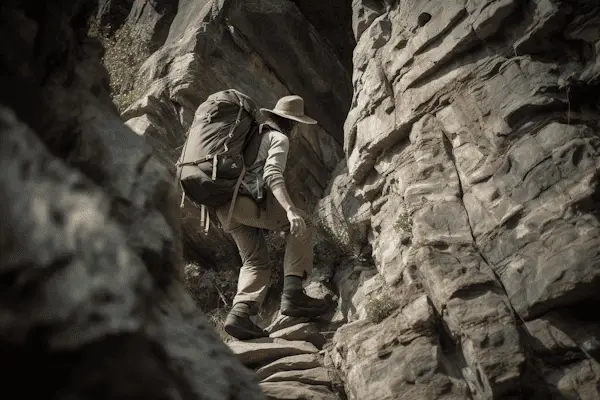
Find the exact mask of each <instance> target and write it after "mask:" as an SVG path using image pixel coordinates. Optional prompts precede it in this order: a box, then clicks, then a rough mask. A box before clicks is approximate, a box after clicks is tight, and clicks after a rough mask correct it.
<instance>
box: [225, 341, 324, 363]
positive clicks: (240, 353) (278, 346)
mask: <svg viewBox="0 0 600 400" xmlns="http://www.w3.org/2000/svg"><path fill="white" fill-rule="evenodd" d="M227 345H228V346H229V348H230V349H231V351H232V352H233V353H234V354H235V355H236V356H237V357H238V358H239V359H240V361H241V362H242V363H243V364H245V365H246V366H250V365H253V366H258V365H260V366H262V365H264V364H266V363H269V362H272V361H275V360H277V359H280V358H283V357H287V356H295V355H299V354H311V353H317V352H318V351H319V350H318V349H317V348H316V347H315V346H314V345H313V344H311V343H308V342H303V341H289V340H284V339H276V338H260V339H254V340H248V341H234V342H229V343H228V344H227Z"/></svg>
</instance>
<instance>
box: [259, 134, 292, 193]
mask: <svg viewBox="0 0 600 400" xmlns="http://www.w3.org/2000/svg"><path fill="white" fill-rule="evenodd" d="M267 135H269V137H268V144H269V147H268V151H267V158H266V159H265V166H264V172H263V180H264V181H265V183H266V184H267V186H269V188H270V189H271V191H273V190H274V189H276V188H277V187H279V186H282V185H284V184H285V183H284V180H283V171H285V165H286V163H287V157H288V151H289V148H290V142H289V139H288V138H287V136H285V135H284V134H283V133H281V132H277V131H270V132H268V133H267Z"/></svg>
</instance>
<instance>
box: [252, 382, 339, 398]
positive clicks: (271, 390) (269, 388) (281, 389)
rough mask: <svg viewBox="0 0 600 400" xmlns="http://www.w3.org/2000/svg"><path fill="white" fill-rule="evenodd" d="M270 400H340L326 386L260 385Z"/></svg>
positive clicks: (291, 383)
mask: <svg viewBox="0 0 600 400" xmlns="http://www.w3.org/2000/svg"><path fill="white" fill-rule="evenodd" d="M260 388H261V389H262V390H263V392H264V393H265V395H267V398H268V399H270V400H298V399H302V400H339V399H338V396H337V395H335V394H333V392H332V391H331V390H329V389H327V388H326V387H325V386H319V385H306V384H304V383H298V382H264V383H260Z"/></svg>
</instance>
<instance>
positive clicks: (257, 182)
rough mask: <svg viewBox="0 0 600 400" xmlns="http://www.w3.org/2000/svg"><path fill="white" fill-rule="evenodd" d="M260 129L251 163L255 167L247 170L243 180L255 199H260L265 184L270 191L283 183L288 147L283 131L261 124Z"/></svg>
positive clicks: (287, 140)
mask: <svg viewBox="0 0 600 400" xmlns="http://www.w3.org/2000/svg"><path fill="white" fill-rule="evenodd" d="M260 129H261V130H262V135H261V141H260V145H259V148H258V154H257V156H256V160H255V161H254V163H253V164H254V165H255V166H256V167H255V168H253V169H251V170H249V171H248V172H247V173H246V176H245V177H244V180H243V184H244V186H245V187H246V189H247V190H248V191H250V193H252V195H253V197H254V198H255V199H257V200H260V199H261V197H262V189H263V187H264V185H265V184H266V186H267V187H269V189H271V191H273V190H274V189H276V188H277V187H279V186H282V185H285V181H284V179H283V172H284V171H285V167H286V163H287V157H288V152H289V148H290V144H289V139H288V137H287V136H285V135H284V134H283V133H281V132H279V131H276V130H273V129H270V128H269V127H268V126H266V125H262V126H261V128H260Z"/></svg>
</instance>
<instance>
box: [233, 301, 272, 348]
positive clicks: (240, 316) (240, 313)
mask: <svg viewBox="0 0 600 400" xmlns="http://www.w3.org/2000/svg"><path fill="white" fill-rule="evenodd" d="M223 328H224V329H225V332H227V334H228V335H230V336H233V337H234V338H236V339H238V340H251V339H258V338H262V337H268V336H269V334H268V333H267V332H266V331H264V330H263V329H261V328H260V327H259V326H258V325H256V324H255V323H254V322H252V320H251V319H250V314H249V313H248V308H247V305H246V304H244V303H238V304H236V305H234V306H233V308H232V309H231V311H230V312H229V314H227V318H226V319H225V324H224V327H223Z"/></svg>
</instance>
